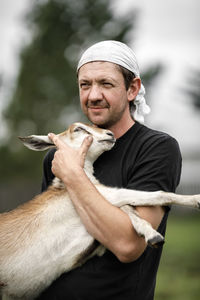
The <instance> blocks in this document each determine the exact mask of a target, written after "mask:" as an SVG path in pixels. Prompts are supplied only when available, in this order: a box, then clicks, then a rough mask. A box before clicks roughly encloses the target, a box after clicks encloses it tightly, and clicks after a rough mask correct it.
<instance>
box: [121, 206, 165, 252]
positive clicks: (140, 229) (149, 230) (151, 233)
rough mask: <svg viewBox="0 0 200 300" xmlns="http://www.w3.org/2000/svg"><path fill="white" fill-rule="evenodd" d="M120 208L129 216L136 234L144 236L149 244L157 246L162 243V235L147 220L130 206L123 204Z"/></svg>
mask: <svg viewBox="0 0 200 300" xmlns="http://www.w3.org/2000/svg"><path fill="white" fill-rule="evenodd" d="M121 209H122V210H123V211H124V212H125V213H126V214H127V215H128V216H129V218H130V220H131V223H132V225H133V227H134V229H135V231H136V232H137V234H138V235H139V236H142V237H144V239H145V241H146V243H147V244H148V245H149V246H151V247H154V248H157V247H158V246H159V245H162V244H163V243H164V237H163V236H162V235H161V234H160V233H159V232H157V231H156V230H154V229H153V227H152V226H151V224H150V223H149V222H147V221H146V220H144V219H142V218H141V217H140V216H139V214H138V212H137V211H136V210H135V209H134V208H133V207H132V206H130V205H124V206H122V207H121Z"/></svg>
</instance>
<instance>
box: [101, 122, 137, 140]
mask: <svg viewBox="0 0 200 300" xmlns="http://www.w3.org/2000/svg"><path fill="white" fill-rule="evenodd" d="M134 124H135V121H134V120H133V119H132V118H131V117H130V118H128V119H126V120H121V121H119V122H117V123H116V124H114V125H112V126H110V127H109V128H107V129H109V130H111V131H112V132H113V133H114V136H115V138H116V139H118V138H120V137H121V136H122V135H124V134H125V133H126V132H127V131H128V130H129V129H130V128H131V127H132V126H133V125H134Z"/></svg>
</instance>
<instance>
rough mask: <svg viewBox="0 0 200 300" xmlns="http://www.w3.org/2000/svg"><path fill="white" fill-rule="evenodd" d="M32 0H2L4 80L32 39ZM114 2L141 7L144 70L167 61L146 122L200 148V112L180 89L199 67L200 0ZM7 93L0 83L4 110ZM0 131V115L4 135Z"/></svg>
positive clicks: (139, 44) (0, 70)
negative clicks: (27, 17)
mask: <svg viewBox="0 0 200 300" xmlns="http://www.w3.org/2000/svg"><path fill="white" fill-rule="evenodd" d="M74 1H75V0H74ZM79 1H81V0H79ZM31 2H32V0H18V1H13V0H0V43H1V47H0V49H1V50H0V51H1V55H0V74H3V80H4V83H6V81H7V80H8V79H9V78H12V77H13V76H16V74H17V71H18V59H17V58H18V53H19V49H20V46H21V44H22V43H24V42H25V41H26V40H27V39H28V35H27V31H26V28H25V27H24V26H23V22H22V16H23V14H24V12H25V11H26V10H27V9H28V8H29V7H30V3H31ZM113 5H114V7H115V10H116V13H119V14H121V13H126V11H127V10H128V9H129V7H136V8H138V9H139V12H140V14H139V17H138V20H137V28H136V30H135V32H134V42H132V44H131V46H132V48H133V50H134V51H135V52H136V55H137V58H138V61H139V65H140V69H141V71H142V70H145V68H146V67H147V66H148V65H151V64H152V63H153V62H161V63H163V64H164V65H165V72H164V73H163V75H162V76H161V78H159V80H158V81H157V82H156V85H155V86H154V88H153V91H152V93H151V98H152V112H151V116H150V117H149V118H148V124H150V125H151V126H153V127H156V128H158V129H162V130H164V131H166V132H168V133H170V134H172V135H173V136H175V137H176V138H177V139H178V141H179V143H180V145H181V148H182V149H183V150H184V151H188V150H191V149H195V148H197V147H198V148H200V138H199V129H200V112H198V113H197V112H195V110H194V108H193V106H192V105H191V104H190V101H189V99H188V97H186V95H184V93H183V92H182V91H181V88H182V87H184V86H185V84H186V80H187V78H188V77H189V75H190V74H187V73H190V72H191V70H192V69H193V68H199V69H200V39H199V36H200V35H199V31H200V18H199V12H200V1H199V0H184V1H183V0H167V1H162V0H139V1H134V0H123V1H121V0H114V1H113ZM7 93H8V90H6V89H5V88H4V89H0V112H1V108H2V106H3V105H4V101H5V100H6V101H7ZM147 101H148V96H147ZM0 117H1V114H0ZM2 131H3V126H2V123H1V120H0V136H1V134H2Z"/></svg>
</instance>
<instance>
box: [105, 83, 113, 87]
mask: <svg viewBox="0 0 200 300" xmlns="http://www.w3.org/2000/svg"><path fill="white" fill-rule="evenodd" d="M103 85H104V86H105V87H112V86H113V85H112V83H111V82H103Z"/></svg>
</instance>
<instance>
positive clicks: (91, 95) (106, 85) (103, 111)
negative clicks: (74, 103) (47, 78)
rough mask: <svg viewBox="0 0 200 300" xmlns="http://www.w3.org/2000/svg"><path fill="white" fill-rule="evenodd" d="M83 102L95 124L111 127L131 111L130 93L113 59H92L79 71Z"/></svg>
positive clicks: (87, 113) (85, 109)
mask: <svg viewBox="0 0 200 300" xmlns="http://www.w3.org/2000/svg"><path fill="white" fill-rule="evenodd" d="M78 83H79V92H80V103H81V108H82V110H83V112H84V114H85V115H86V116H87V117H88V119H89V120H90V121H91V122H92V123H93V124H95V125H97V126H100V127H104V128H110V127H111V126H113V125H114V124H116V123H117V122H119V121H120V120H121V119H122V118H124V116H126V114H128V115H129V114H130V113H129V100H128V98H130V97H129V96H128V95H129V92H128V91H127V90H126V88H125V83H124V78H123V75H122V73H121V72H120V70H119V69H118V67H117V66H116V65H115V64H113V63H110V62H90V63H87V64H85V65H83V66H82V67H81V68H80V70H79V74H78Z"/></svg>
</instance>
